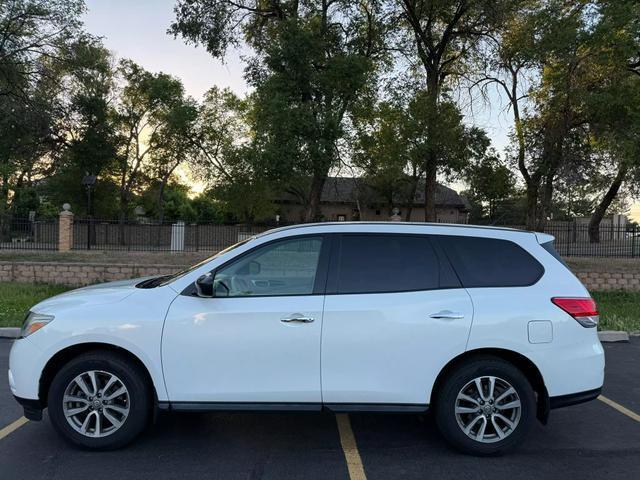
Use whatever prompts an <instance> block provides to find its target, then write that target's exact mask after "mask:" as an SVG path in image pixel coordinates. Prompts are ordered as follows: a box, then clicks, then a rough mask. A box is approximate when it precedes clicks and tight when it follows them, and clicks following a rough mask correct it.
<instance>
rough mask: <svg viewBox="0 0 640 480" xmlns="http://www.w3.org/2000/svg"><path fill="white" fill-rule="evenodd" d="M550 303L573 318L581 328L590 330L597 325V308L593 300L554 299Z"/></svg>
mask: <svg viewBox="0 0 640 480" xmlns="http://www.w3.org/2000/svg"><path fill="white" fill-rule="evenodd" d="M551 301H552V302H553V303H554V304H555V305H557V306H558V307H560V308H561V309H562V310H564V311H565V312H567V313H568V314H569V315H571V316H572V317H573V318H575V319H576V320H577V321H578V323H579V324H580V325H582V326H583V327H586V328H592V327H595V326H597V325H598V320H599V317H598V307H597V306H596V302H595V301H594V300H593V298H562V297H554V298H552V299H551Z"/></svg>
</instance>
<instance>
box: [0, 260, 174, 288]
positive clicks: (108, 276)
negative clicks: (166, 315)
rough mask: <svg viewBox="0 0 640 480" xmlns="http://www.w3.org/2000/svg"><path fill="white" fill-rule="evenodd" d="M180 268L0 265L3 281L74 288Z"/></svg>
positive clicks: (161, 273) (162, 272)
mask: <svg viewBox="0 0 640 480" xmlns="http://www.w3.org/2000/svg"><path fill="white" fill-rule="evenodd" d="M183 268H184V267H181V266H179V265H178V266H176V265H131V264H129V265H126V264H122V265H118V264H93V263H59V262H0V282H27V283H56V284H59V285H69V286H72V287H77V286H83V285H91V284H93V283H101V282H110V281H114V280H124V279H129V278H137V277H146V276H152V275H167V274H169V273H173V272H176V271H179V270H182V269H183Z"/></svg>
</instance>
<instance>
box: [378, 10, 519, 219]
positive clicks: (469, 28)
mask: <svg viewBox="0 0 640 480" xmlns="http://www.w3.org/2000/svg"><path fill="white" fill-rule="evenodd" d="M391 3H392V6H393V8H392V9H391V14H390V15H389V16H388V17H387V18H388V19H389V22H390V24H391V25H392V26H393V27H395V28H396V30H397V31H398V35H399V38H400V42H399V46H398V47H397V48H398V49H399V50H400V51H401V52H403V53H404V54H405V55H408V56H409V57H410V58H412V59H415V61H416V63H417V64H418V68H419V69H420V70H421V71H422V73H423V74H424V77H425V86H426V87H425V92H426V95H425V109H426V112H427V124H426V126H427V133H426V137H427V138H428V139H429V140H428V141H427V144H426V147H427V151H426V153H425V156H424V159H423V163H424V167H423V169H424V171H425V176H426V182H425V221H435V220H436V207H435V189H436V179H437V174H438V170H439V169H440V168H441V167H442V166H443V165H445V164H446V153H445V152H444V151H443V150H442V149H441V148H440V147H441V146H440V145H438V143H437V141H436V140H437V139H438V138H440V137H441V135H443V134H445V135H446V128H442V125H443V124H444V122H442V120H443V116H444V115H446V110H447V109H446V108H442V107H441V106H440V103H441V102H442V100H443V98H444V97H443V95H444V94H445V93H446V88H447V82H449V81H451V80H453V79H455V78H457V77H459V76H460V75H461V73H463V71H464V68H463V67H464V63H465V61H466V60H468V59H469V58H470V56H471V53H472V52H473V51H474V50H475V49H476V48H477V47H478V45H479V43H480V40H481V39H482V38H483V37H485V36H487V35H490V34H492V33H493V32H494V31H495V30H496V28H497V27H498V26H499V25H500V24H501V23H502V21H503V18H504V16H505V15H506V14H507V12H509V11H510V10H511V9H512V6H513V3H514V2H512V1H506V0H455V1H451V0H397V1H395V2H391Z"/></svg>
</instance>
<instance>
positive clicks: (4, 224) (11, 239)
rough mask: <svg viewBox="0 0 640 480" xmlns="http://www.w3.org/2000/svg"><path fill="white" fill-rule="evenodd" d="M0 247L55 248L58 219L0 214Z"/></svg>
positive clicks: (56, 247)
mask: <svg viewBox="0 0 640 480" xmlns="http://www.w3.org/2000/svg"><path fill="white" fill-rule="evenodd" d="M0 249H3V250H57V249H58V219H57V218H51V219H38V220H36V219H35V218H28V217H20V216H16V215H0Z"/></svg>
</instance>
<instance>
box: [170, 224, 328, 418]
mask: <svg viewBox="0 0 640 480" xmlns="http://www.w3.org/2000/svg"><path fill="white" fill-rule="evenodd" d="M323 244H324V245H325V249H323ZM326 256H327V254H326V244H325V242H324V240H323V237H322V236H300V237H293V238H289V239H283V240H276V241H273V242H270V243H268V244H265V245H262V246H258V247H256V248H255V249H253V250H251V251H249V252H247V253H245V254H243V255H241V256H240V257H239V258H237V259H234V260H231V261H230V262H228V263H227V264H225V265H223V266H221V267H220V268H218V269H217V270H216V271H215V272H214V273H213V274H214V291H215V296H214V297H213V298H201V297H197V296H193V295H180V296H179V297H178V298H177V299H176V300H175V301H174V302H173V303H172V305H171V307H170V309H169V312H168V314H167V318H166V320H165V328H164V332H163V342H162V359H163V369H164V375H165V382H166V386H167V390H168V392H169V398H170V400H171V401H172V402H175V403H179V402H205V403H207V402H223V403H235V402H237V403H299V404H317V405H319V404H320V402H321V395H320V333H321V330H322V306H323V295H322V292H323V290H324V279H320V278H319V277H321V276H322V275H323V274H321V273H319V272H320V271H326V268H319V266H320V265H321V264H322V263H323V262H326V259H325V257H326Z"/></svg>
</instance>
